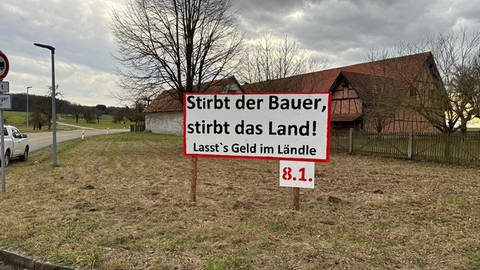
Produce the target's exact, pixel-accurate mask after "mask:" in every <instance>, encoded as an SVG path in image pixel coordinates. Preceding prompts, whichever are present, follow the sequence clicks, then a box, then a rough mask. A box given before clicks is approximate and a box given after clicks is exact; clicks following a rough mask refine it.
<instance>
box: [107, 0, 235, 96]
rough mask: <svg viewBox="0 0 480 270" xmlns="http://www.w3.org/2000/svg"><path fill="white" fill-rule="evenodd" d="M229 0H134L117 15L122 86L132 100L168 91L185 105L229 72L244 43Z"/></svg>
mask: <svg viewBox="0 0 480 270" xmlns="http://www.w3.org/2000/svg"><path fill="white" fill-rule="evenodd" d="M230 7H231V3H230V1H229V0H130V2H129V3H128V5H127V8H126V9H125V10H123V12H115V13H114V15H113V21H114V22H113V31H114V35H115V38H116V41H117V44H118V48H119V52H120V55H119V56H118V59H119V61H120V62H121V64H122V65H123V69H122V70H121V74H122V77H123V79H122V81H121V84H122V85H123V86H124V87H125V88H127V89H131V91H130V94H129V96H130V97H131V100H139V99H143V98H149V97H151V96H152V95H153V94H155V93H158V92H160V91H162V90H166V89H174V90H175V91H172V93H174V94H175V97H176V98H178V99H179V100H180V101H183V99H182V97H183V93H186V92H187V93H188V92H193V91H195V89H194V86H195V85H198V86H199V87H200V85H201V84H202V83H203V82H211V81H213V80H215V79H217V78H220V77H224V76H226V75H227V73H228V72H230V71H231V70H232V69H231V65H232V63H234V61H233V58H234V57H235V56H236V52H237V50H238V48H239V46H240V43H241V39H242V38H241V35H240V34H239V32H238V31H237V29H236V26H235V23H234V17H233V15H232V13H230V12H229V10H230Z"/></svg>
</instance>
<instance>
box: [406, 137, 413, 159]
mask: <svg viewBox="0 0 480 270" xmlns="http://www.w3.org/2000/svg"><path fill="white" fill-rule="evenodd" d="M407 151H408V154H407V155H408V159H412V155H413V132H412V131H411V130H410V132H409V133H408V150H407Z"/></svg>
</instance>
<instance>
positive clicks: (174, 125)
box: [145, 112, 183, 135]
mask: <svg viewBox="0 0 480 270" xmlns="http://www.w3.org/2000/svg"><path fill="white" fill-rule="evenodd" d="M145 129H146V130H147V131H151V132H153V133H159V134H173V135H182V134H183V113H182V112H160V113H147V114H146V115H145Z"/></svg>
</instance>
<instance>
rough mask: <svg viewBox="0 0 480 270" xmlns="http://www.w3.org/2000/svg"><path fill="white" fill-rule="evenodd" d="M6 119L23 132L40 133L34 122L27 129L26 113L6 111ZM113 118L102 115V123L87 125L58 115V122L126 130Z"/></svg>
mask: <svg viewBox="0 0 480 270" xmlns="http://www.w3.org/2000/svg"><path fill="white" fill-rule="evenodd" d="M4 115H5V116H4V119H5V123H6V124H9V125H13V126H16V127H17V128H19V129H20V131H22V132H39V130H33V122H31V119H30V123H29V128H28V129H27V116H26V113H25V112H14V111H5V112H4ZM112 120H113V118H112V116H111V115H102V118H101V119H100V123H98V124H97V123H96V122H95V123H87V122H86V121H85V119H83V118H80V119H79V121H78V124H77V123H76V122H75V119H74V118H73V117H72V116H70V115H67V116H64V115H61V114H59V115H57V121H59V122H63V123H66V124H71V125H78V126H82V127H90V128H99V129H107V128H110V129H121V128H124V126H123V124H121V123H113V121H112ZM126 125H127V128H128V127H129V126H130V123H126ZM47 128H48V126H44V127H42V130H41V131H47ZM57 129H59V130H71V129H73V128H72V127H68V126H64V125H61V124H58V125H57Z"/></svg>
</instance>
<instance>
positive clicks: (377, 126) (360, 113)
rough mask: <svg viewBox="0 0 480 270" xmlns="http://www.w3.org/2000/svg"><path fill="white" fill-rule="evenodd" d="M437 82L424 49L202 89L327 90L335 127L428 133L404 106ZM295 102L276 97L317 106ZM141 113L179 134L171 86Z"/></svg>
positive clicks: (150, 126)
mask: <svg viewBox="0 0 480 270" xmlns="http://www.w3.org/2000/svg"><path fill="white" fill-rule="evenodd" d="M438 83H441V80H440V76H439V73H438V70H437V68H436V65H435V61H434V59H433V55H432V53H430V52H426V53H419V54H414V55H408V56H402V57H396V58H390V59H385V60H380V61H372V62H366V63H361V64H355V65H350V66H344V67H338V68H333V69H327V70H322V71H317V72H312V73H306V74H301V75H296V76H291V77H287V78H283V79H277V80H270V81H264V82H257V83H251V84H244V85H242V86H240V85H239V84H238V82H237V80H236V79H235V78H234V77H230V78H227V79H224V80H218V81H214V82H213V83H212V84H211V86H210V87H209V88H208V89H201V92H207V93H225V92H245V93H268V92H275V93H282V92H331V93H332V104H331V106H332V107H331V109H332V115H331V121H332V127H333V129H334V130H348V129H350V128H354V129H356V130H362V131H367V132H408V131H420V132H432V131H435V129H434V127H433V126H432V124H430V122H428V121H427V120H426V119H425V118H424V117H422V116H421V115H419V114H418V113H416V112H415V111H414V110H412V109H408V108H410V107H409V106H408V105H409V104H414V103H415V102H417V101H418V100H419V99H420V98H421V99H429V97H431V91H438V88H436V87H435V85H436V84H438ZM195 102H196V101H195ZM199 102H201V100H200V101H199ZM297 103H298V102H297ZM297 103H295V102H290V103H288V104H287V103H285V102H280V101H279V102H278V106H279V107H281V106H289V107H290V106H291V107H292V108H294V107H295V106H296V107H302V106H316V104H315V103H314V102H313V103H311V104H310V103H309V104H297ZM201 105H205V106H210V105H209V104H201ZM211 105H212V106H215V104H211ZM192 106H193V101H192ZM145 112H146V116H145V122H146V129H147V130H151V131H152V132H155V133H166V134H181V133H182V129H183V115H182V112H183V108H182V104H181V103H180V101H178V98H174V97H173V95H172V91H166V92H163V93H162V94H160V95H159V96H158V97H157V98H156V99H155V100H154V101H153V102H152V103H151V104H150V106H148V107H147V109H146V110H145Z"/></svg>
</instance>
